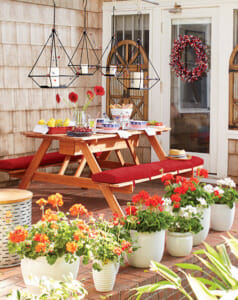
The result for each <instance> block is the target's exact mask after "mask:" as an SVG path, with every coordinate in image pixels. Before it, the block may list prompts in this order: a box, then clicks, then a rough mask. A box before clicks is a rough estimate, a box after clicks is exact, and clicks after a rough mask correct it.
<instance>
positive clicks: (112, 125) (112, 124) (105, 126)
mask: <svg viewBox="0 0 238 300" xmlns="http://www.w3.org/2000/svg"><path fill="white" fill-rule="evenodd" d="M119 128H120V124H117V123H115V122H106V123H103V125H102V129H103V130H117V129H119Z"/></svg>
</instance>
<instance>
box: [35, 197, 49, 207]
mask: <svg viewBox="0 0 238 300" xmlns="http://www.w3.org/2000/svg"><path fill="white" fill-rule="evenodd" d="M47 203H48V201H47V200H45V199H44V198H40V199H39V200H37V201H36V204H38V205H39V206H45V205H46V204H47Z"/></svg>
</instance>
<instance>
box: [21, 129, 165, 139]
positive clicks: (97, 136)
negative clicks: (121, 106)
mask: <svg viewBox="0 0 238 300" xmlns="http://www.w3.org/2000/svg"><path fill="white" fill-rule="evenodd" d="M155 130H156V134H159V133H160V132H166V131H169V130H170V128H169V127H165V128H156V129H155ZM127 131H128V132H129V133H130V135H131V136H132V135H142V134H144V133H145V131H144V130H127ZM23 135H25V136H26V137H32V138H39V139H49V140H75V139H77V140H83V141H85V140H86V141H88V140H98V139H105V138H114V137H118V134H117V133H110V132H109V133H93V134H92V135H91V136H87V137H71V136H67V135H66V134H42V133H36V132H33V131H28V132H23Z"/></svg>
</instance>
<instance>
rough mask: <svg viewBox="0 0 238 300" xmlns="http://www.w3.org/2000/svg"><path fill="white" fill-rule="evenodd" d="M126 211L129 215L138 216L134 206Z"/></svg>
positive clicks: (128, 207)
mask: <svg viewBox="0 0 238 300" xmlns="http://www.w3.org/2000/svg"><path fill="white" fill-rule="evenodd" d="M125 211H126V214H127V215H132V216H136V214H137V208H136V207H135V206H133V205H130V206H127V207H126V209H125Z"/></svg>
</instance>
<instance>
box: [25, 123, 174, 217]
mask: <svg viewBox="0 0 238 300" xmlns="http://www.w3.org/2000/svg"><path fill="white" fill-rule="evenodd" d="M169 130H170V128H167V127H164V128H158V129H155V135H148V134H147V133H146V132H145V131H144V130H130V131H129V133H130V136H129V137H128V138H121V137H120V136H119V135H118V134H117V133H95V134H93V135H91V136H88V137H69V136H67V135H66V134H41V133H35V132H25V133H23V134H24V135H25V136H26V137H28V138H33V139H42V142H41V144H40V146H39V149H38V150H37V152H36V153H35V155H34V157H33V159H32V161H31V162H30V164H29V166H28V167H27V169H26V170H25V171H24V173H22V174H21V176H19V177H21V178H22V179H21V181H20V184H19V188H21V189H27V188H28V186H29V184H30V183H31V181H32V180H35V181H42V182H49V183H57V184H64V185H71V186H77V187H81V188H87V189H97V190H101V191H102V193H103V195H104V197H105V199H106V201H107V203H108V205H109V207H110V208H111V209H112V211H113V212H116V213H118V214H119V215H123V211H122V209H121V207H120V205H119V203H118V201H117V199H116V197H115V195H114V192H121V193H132V191H133V184H110V183H109V184H108V183H103V182H97V181H95V180H93V179H92V178H88V177H82V171H83V169H84V167H85V166H86V164H88V166H89V169H90V171H91V173H92V174H93V175H94V174H99V173H101V172H102V168H106V169H114V168H125V167H130V166H133V165H134V166H139V165H140V161H139V158H138V156H137V154H136V147H137V146H138V144H139V137H140V136H141V135H146V136H147V138H148V140H149V142H150V144H151V146H152V148H153V149H154V151H155V153H156V155H157V156H158V159H159V160H160V161H163V160H165V159H166V154H165V152H164V150H163V148H162V147H161V145H160V143H159V141H158V139H157V137H156V135H160V134H161V133H163V132H168V131H169ZM55 140H57V141H58V142H59V153H60V154H63V155H65V158H64V160H63V161H62V163H61V164H60V170H59V172H58V173H57V174H53V173H46V172H42V171H38V168H39V166H40V163H41V160H42V159H43V157H44V155H45V154H46V152H47V150H48V148H49V146H50V145H51V143H52V142H53V141H55ZM122 149H129V151H130V153H131V155H132V158H133V164H130V163H126V162H125V160H124V158H123V155H122V152H121V150H122ZM112 151H115V153H116V155H117V158H118V162H116V161H110V160H108V157H109V155H110V153H111V152H112ZM98 152H102V153H101V155H100V156H99V157H98V158H97V157H96V155H95V154H96V153H98ZM75 156H81V159H80V160H79V161H78V168H77V169H76V171H75V173H74V175H65V171H66V169H67V167H68V165H69V162H70V161H71V158H72V157H75Z"/></svg>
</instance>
